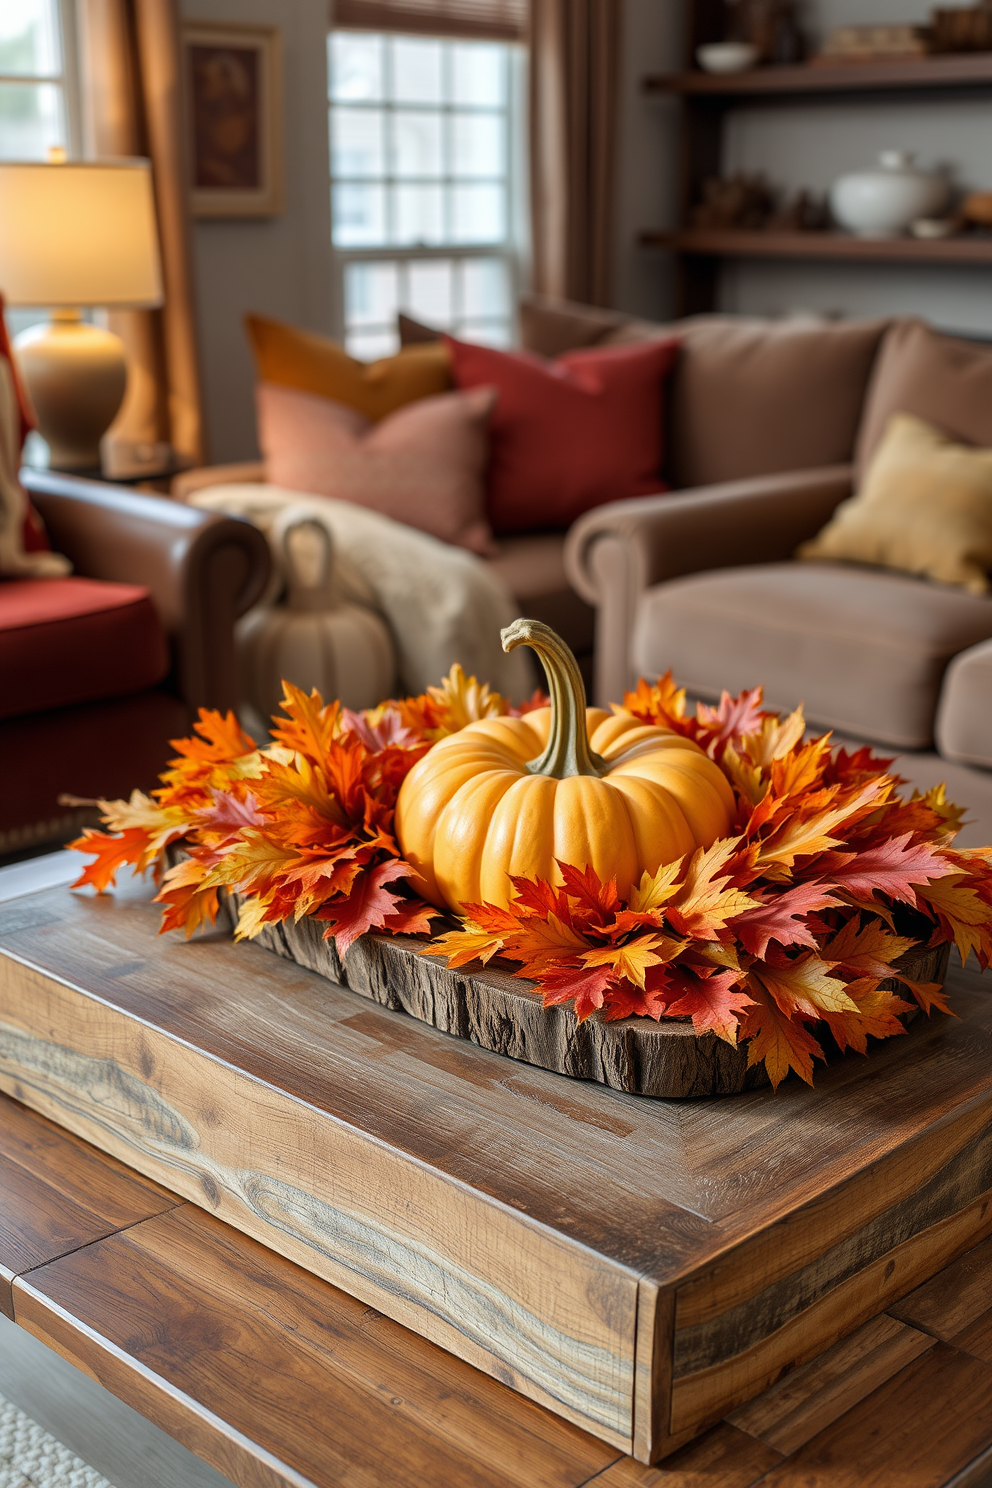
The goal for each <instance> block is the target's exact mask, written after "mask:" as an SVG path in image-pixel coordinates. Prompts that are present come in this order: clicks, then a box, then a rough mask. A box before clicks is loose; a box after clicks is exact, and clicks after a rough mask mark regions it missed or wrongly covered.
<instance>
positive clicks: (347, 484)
mask: <svg viewBox="0 0 992 1488" xmlns="http://www.w3.org/2000/svg"><path fill="white" fill-rule="evenodd" d="M255 400H256V407H257V409H258V438H259V443H260V444H261V446H262V452H263V454H264V455H265V474H266V480H268V481H269V482H270V483H271V484H272V485H274V486H285V487H286V488H287V489H288V490H290V491H305V492H308V493H310V494H312V495H314V496H330V497H331V498H333V499H334V500H337V501H349V502H351V503H352V505H354V506H364V507H367V508H368V509H369V510H370V511H377V512H381V513H382V515H383V516H384V517H391V518H392V519H393V521H394V522H405V523H406V524H407V526H409V527H417V528H419V529H420V531H421V532H429V533H430V534H431V536H432V537H437V538H440V539H441V541H442V542H449V543H454V544H455V545H456V546H457V547H461V548H469V549H470V550H471V551H472V552H473V553H482V554H485V553H491V552H492V551H493V542H492V533H491V532H490V530H489V523H488V522H487V521H486V515H485V510H484V508H485V500H486V487H485V475H486V463H487V461H488V459H489V437H488V426H489V417H490V414H491V413H492V408H493V404H494V403H495V401H496V394H495V392H494V390H493V389H492V388H476V389H475V390H474V391H473V392H470V393H440V394H438V396H437V397H434V398H418V399H417V401H416V402H414V403H408V404H407V405H406V407H405V408H397V409H396V411H395V412H394V413H390V414H388V415H387V416H386V417H385V418H383V419H380V420H379V421H378V423H372V422H371V420H369V419H367V418H366V417H365V416H364V415H363V414H361V413H359V412H358V410H357V409H355V408H349V407H347V405H346V404H344V403H335V402H334V401H333V399H331V398H318V397H315V396H314V394H313V393H303V392H300V391H299V390H298V389H297V388H287V387H278V386H277V385H276V384H275V383H269V382H262V383H259V385H258V387H257V388H256V390H255Z"/></svg>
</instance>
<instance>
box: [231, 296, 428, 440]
mask: <svg viewBox="0 0 992 1488" xmlns="http://www.w3.org/2000/svg"><path fill="white" fill-rule="evenodd" d="M245 328H246V330H247V332H248V339H249V341H250V342H251V349H252V352H253V353H254V356H255V369H256V371H257V373H258V377H259V381H260V382H274V383H278V384H279V386H280V387H291V388H299V389H300V391H301V392H304V393H316V394H317V396H318V397H321V398H332V399H333V400H334V402H335V403H345V404H347V406H348V407H349V408H356V409H357V410H358V412H359V413H363V414H364V415H365V417H366V418H368V419H372V420H373V422H377V421H378V420H379V419H384V418H385V417H386V415H387V414H390V413H395V411H396V410H397V408H402V407H403V406H404V405H405V404H407V403H413V402H415V401H416V400H417V399H418V398H433V397H436V396H437V395H438V394H439V393H447V392H450V390H451V387H452V380H451V363H450V359H449V357H448V351H447V348H446V346H445V345H444V343H443V342H432V343H431V344H430V345H424V346H408V347H405V348H404V349H403V350H402V351H400V352H398V353H397V354H396V356H391V357H383V359H382V361H379V362H359V361H356V360H355V358H354V357H351V356H349V355H348V353H347V352H346V351H345V350H344V348H343V347H341V346H339V345H338V344H337V342H336V341H331V340H330V339H329V338H328V337H327V336H318V335H315V334H314V332H312V331H301V330H298V329H297V328H296V326H290V325H284V324H283V323H282V321H279V320H269V319H268V318H267V317H266V316H264V315H246V316H245Z"/></svg>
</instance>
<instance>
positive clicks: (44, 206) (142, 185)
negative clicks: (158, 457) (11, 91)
mask: <svg viewBox="0 0 992 1488" xmlns="http://www.w3.org/2000/svg"><path fill="white" fill-rule="evenodd" d="M59 156H61V157H62V158H59ZM0 284H2V285H3V290H4V294H5V296H6V298H7V302H8V304H10V305H38V306H43V307H45V308H46V309H50V310H51V321H50V322H49V323H48V324H47V325H44V326H32V327H31V328H30V329H29V330H26V331H22V332H21V334H20V335H19V336H18V337H17V339H16V341H15V343H14V346H15V349H16V352H17V360H18V364H19V366H20V369H21V372H22V374H23V377H24V381H25V383H26V385H27V388H28V392H29V394H30V397H31V401H32V403H33V405H34V409H35V413H36V414H37V418H38V429H39V432H40V434H41V436H42V438H43V439H45V441H46V442H47V444H48V449H49V464H50V465H51V466H52V468H53V469H56V470H82V471H95V470H99V468H100V440H101V438H102V437H103V435H104V434H105V433H106V431H107V429H108V428H109V427H110V425H111V423H112V422H113V420H114V417H115V416H116V414H117V411H118V409H119V408H120V406H121V403H122V401H123V398H124V391H125V388H126V386H127V362H126V360H125V356H124V345H123V342H122V341H121V339H120V337H119V336H115V335H113V334H112V333H111V332H110V331H106V330H103V329H102V328H101V327H99V326H95V325H90V324H88V323H87V322H85V321H84V320H83V319H82V317H81V315H80V308H81V307H87V306H100V307H108V306H110V307H119V308H120V307H129V308H131V309H137V308H146V309H147V308H151V307H154V306H157V305H161V303H162V272H161V266H160V263H159V250H158V230H157V226H156V222H155V203H154V197H153V192H152V176H151V166H150V163H149V162H148V161H147V160H114V161H85V162H83V161H75V162H73V163H71V164H66V163H65V159H64V152H58V155H53V159H52V160H51V161H50V162H49V163H48V164H20V163H9V162H3V163H0Z"/></svg>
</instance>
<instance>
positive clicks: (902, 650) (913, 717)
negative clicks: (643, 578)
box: [633, 563, 992, 749]
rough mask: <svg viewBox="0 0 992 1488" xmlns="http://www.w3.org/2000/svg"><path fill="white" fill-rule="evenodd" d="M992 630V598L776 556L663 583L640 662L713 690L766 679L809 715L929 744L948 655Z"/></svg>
mask: <svg viewBox="0 0 992 1488" xmlns="http://www.w3.org/2000/svg"><path fill="white" fill-rule="evenodd" d="M989 638H992V599H986V598H979V597H977V596H975V595H971V594H966V593H964V592H963V591H962V590H958V589H948V588H944V587H943V586H941V585H937V584H930V583H927V582H926V581H925V580H922V579H914V578H909V577H906V576H904V575H902V574H892V573H885V572H881V571H878V570H874V569H865V568H855V567H850V568H848V567H846V566H844V565H841V564H829V563H770V564H759V565H754V566H752V567H748V568H733V569H723V570H721V571H720V572H718V573H702V574H693V575H692V576H691V577H689V578H684V579H675V580H672V581H670V582H669V583H667V584H659V585H658V586H657V587H656V588H654V589H651V590H649V591H648V592H647V594H646V595H645V596H644V598H643V599H642V601H641V604H640V606H639V610H638V616H637V622H636V626H635V634H634V647H633V663H634V666H635V668H637V669H638V670H639V671H641V672H642V673H644V674H645V675H647V676H657V675H658V674H659V673H661V672H664V671H666V670H667V669H668V668H671V670H672V671H673V672H674V674H675V677H676V679H677V680H678V682H679V683H680V684H682V685H684V686H686V687H688V688H689V689H690V691H692V692H695V693H699V694H701V695H702V696H705V697H715V696H718V695H719V693H720V692H721V690H722V689H723V688H726V689H727V690H728V691H729V692H731V693H736V692H740V691H741V689H742V688H745V687H754V686H756V685H757V684H758V683H762V684H763V685H764V687H765V692H766V696H767V698H768V702H769V705H770V706H771V707H774V708H782V709H786V708H789V709H791V708H794V707H795V706H796V704H797V703H799V702H805V704H806V713H807V716H808V718H809V719H810V722H811V723H814V724H818V725H820V726H822V727H826V728H836V729H840V730H842V731H843V732H844V733H847V734H851V735H852V736H854V737H855V738H864V739H869V740H872V741H875V742H878V743H882V744H890V745H894V746H896V747H897V748H900V749H925V748H927V747H928V746H929V744H930V742H931V739H932V737H933V725H934V715H935V713H936V709H937V699H938V696H939V694H940V688H941V682H942V680H943V676H944V671H945V669H946V667H947V664H948V662H949V661H950V660H951V658H952V657H953V656H956V655H957V654H958V652H959V651H963V650H965V648H966V647H968V646H972V645H974V644H975V643H976V642H977V641H981V640H987V639H989Z"/></svg>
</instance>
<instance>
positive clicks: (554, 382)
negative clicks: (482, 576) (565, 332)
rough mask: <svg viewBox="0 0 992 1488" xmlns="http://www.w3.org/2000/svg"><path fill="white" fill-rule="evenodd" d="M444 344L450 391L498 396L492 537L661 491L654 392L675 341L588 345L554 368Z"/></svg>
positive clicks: (515, 354) (538, 360)
mask: <svg viewBox="0 0 992 1488" xmlns="http://www.w3.org/2000/svg"><path fill="white" fill-rule="evenodd" d="M445 341H446V342H447V344H448V348H449V350H450V352H451V361H452V368H453V371H454V377H455V382H456V384H457V386H458V387H459V388H463V389H468V388H475V387H496V388H498V389H499V400H498V402H497V404H496V407H495V409H494V410H493V413H492V415H491V417H490V421H489V432H490V464H489V501H488V510H489V520H490V522H491V524H492V527H493V531H494V532H498V533H499V532H526V531H532V530H534V529H540V528H545V529H548V528H551V529H553V528H559V529H560V528H565V527H568V526H570V525H571V523H572V522H574V521H575V518H576V517H579V516H581V515H582V513H583V512H585V511H589V510H591V508H592V507H594V506H603V505H604V504H605V503H606V502H608V501H622V500H623V499H624V498H625V497H628V496H648V495H651V494H653V493H657V492H659V491H666V490H668V487H667V485H666V484H665V482H664V481H663V480H662V478H661V467H662V458H663V454H664V442H663V433H664V399H663V384H664V380H665V377H666V376H667V374H668V372H669V371H670V370H671V368H672V366H673V365H674V363H675V358H676V356H677V355H678V348H679V343H678V341H651V342H647V343H645V344H643V345H637V346H603V347H600V346H596V347H590V348H586V349H583V350H581V351H570V352H567V353H566V354H565V355H564V356H560V357H557V358H555V360H554V361H547V360H546V359H545V358H544V357H539V356H535V355H534V354H533V353H531V352H526V351H495V350H493V348H492V347H488V346H470V345H468V344H467V343H466V342H464V341H456V340H454V339H453V338H452V337H451V336H446V337H445Z"/></svg>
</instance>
